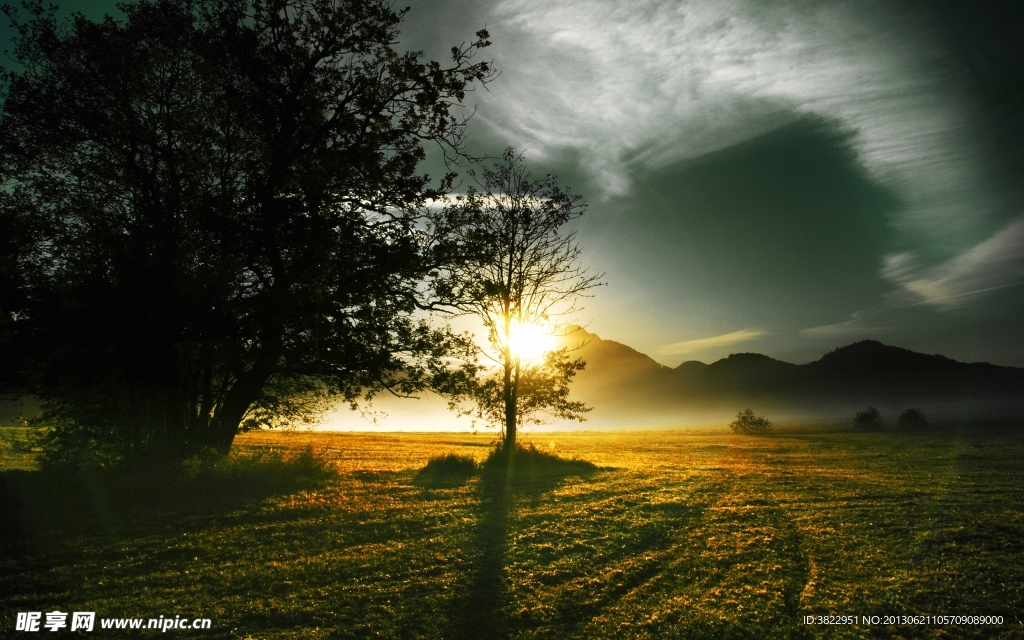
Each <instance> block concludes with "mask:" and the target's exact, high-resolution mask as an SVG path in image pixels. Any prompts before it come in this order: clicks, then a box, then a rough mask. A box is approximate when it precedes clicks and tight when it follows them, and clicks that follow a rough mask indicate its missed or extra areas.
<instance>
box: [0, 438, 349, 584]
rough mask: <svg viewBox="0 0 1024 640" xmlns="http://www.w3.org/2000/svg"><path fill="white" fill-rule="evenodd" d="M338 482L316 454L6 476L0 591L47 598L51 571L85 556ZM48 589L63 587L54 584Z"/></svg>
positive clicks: (0, 485)
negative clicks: (170, 468)
mask: <svg viewBox="0 0 1024 640" xmlns="http://www.w3.org/2000/svg"><path fill="white" fill-rule="evenodd" d="M336 475H337V471H336V468H335V467H334V466H333V464H332V463H330V462H329V461H327V460H326V459H325V458H324V457H323V456H318V455H317V454H314V453H312V452H310V451H306V452H302V453H300V454H298V455H295V456H292V457H291V458H283V457H281V456H280V455H272V454H271V455H256V456H248V457H245V456H239V457H232V458H227V459H219V460H214V461H204V462H197V463H196V464H193V465H190V466H188V467H187V468H185V469H179V470H177V471H175V472H168V471H160V472H142V471H123V470H111V469H81V468H72V467H66V468H44V469H42V470H38V471H22V470H10V471H3V472H0V574H2V579H0V591H3V592H6V593H8V594H13V593H16V592H19V593H29V592H32V593H35V592H39V593H43V592H46V589H45V588H43V587H45V586H46V585H44V584H43V583H42V582H41V581H43V580H45V578H44V576H45V575H47V573H48V572H47V569H48V568H49V567H51V566H58V565H60V564H61V563H67V562H74V561H76V560H77V559H79V558H80V556H81V554H82V550H83V549H84V548H87V547H89V548H94V549H107V550H109V549H113V548H114V547H116V546H117V545H119V544H121V543H123V542H126V541H130V540H138V539H142V538H146V537H149V536H153V535H161V536H166V535H176V534H180V533H182V532H187V531H190V530H195V529H198V528H202V527H204V526H205V525H206V524H207V523H208V522H210V521H212V520H218V519H220V518H223V517H225V516H228V515H229V514H235V513H237V512H238V511H239V510H240V509H241V508H243V507H244V506H246V505H249V504H252V503H254V502H258V501H261V500H263V499H266V498H269V497H272V496H275V495H283V494H287V493H292V492H295V491H298V490H302V489H307V488H313V487H316V486H320V485H322V484H323V483H324V482H326V481H327V480H328V479H329V478H332V477H334V476H336ZM50 586H51V587H55V586H59V585H50Z"/></svg>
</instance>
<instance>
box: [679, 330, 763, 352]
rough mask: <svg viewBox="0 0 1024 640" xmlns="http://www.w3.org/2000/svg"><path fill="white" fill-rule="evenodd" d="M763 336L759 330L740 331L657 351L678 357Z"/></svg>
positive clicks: (687, 341) (688, 341) (686, 342)
mask: <svg viewBox="0 0 1024 640" xmlns="http://www.w3.org/2000/svg"><path fill="white" fill-rule="evenodd" d="M764 335H767V332H766V331H762V330H761V329H742V330H740V331H733V332H732V333H726V334H723V335H720V336H713V337H710V338H701V339H699V340H686V341H683V342H674V343H672V344H666V345H664V346H662V347H659V351H660V352H661V354H662V355H665V356H678V355H683V354H687V353H694V352H695V351H701V350H703V349H711V348H713V347H726V346H728V345H731V344H738V343H740V342H749V341H750V340H757V339H758V338H760V337H761V336H764Z"/></svg>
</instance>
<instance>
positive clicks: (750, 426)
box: [729, 409, 772, 435]
mask: <svg viewBox="0 0 1024 640" xmlns="http://www.w3.org/2000/svg"><path fill="white" fill-rule="evenodd" d="M771 426H772V423H771V421H769V420H768V419H767V418H765V417H764V416H759V415H755V414H754V412H753V411H752V410H750V409H747V410H746V411H740V412H739V413H737V414H736V420H735V421H733V422H732V424H730V425H729V428H731V429H732V431H733V433H745V434H751V435H763V434H766V433H768V429H770V428H771Z"/></svg>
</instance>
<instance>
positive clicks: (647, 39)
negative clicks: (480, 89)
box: [477, 0, 994, 238]
mask: <svg viewBox="0 0 1024 640" xmlns="http://www.w3.org/2000/svg"><path fill="white" fill-rule="evenodd" d="M490 17H491V18H492V21H491V24H492V25H493V26H494V28H493V29H492V31H493V32H494V33H495V34H501V37H499V36H498V35H496V36H495V43H496V46H495V55H496V63H497V65H498V66H499V67H500V68H501V69H502V72H503V75H502V77H501V80H500V82H496V83H494V85H493V86H492V88H491V91H490V92H489V93H488V94H486V95H484V100H485V101H486V102H487V108H486V109H483V110H481V111H480V112H479V113H478V116H477V117H479V118H480V119H481V120H482V121H484V122H486V123H488V124H489V125H490V126H491V127H492V128H493V129H495V130H496V131H497V132H498V133H499V134H500V135H501V136H502V137H503V138H505V139H506V140H508V141H509V142H510V143H513V144H515V145H517V146H520V147H528V148H529V149H530V151H531V155H532V157H533V158H534V159H542V157H543V156H544V155H545V154H546V153H550V152H555V151H557V150H559V149H564V148H572V149H575V150H577V151H579V152H580V157H581V162H582V164H583V168H584V169H585V170H589V171H590V172H591V173H592V174H593V175H594V176H596V177H597V178H598V181H599V183H600V184H602V185H603V186H604V188H605V190H606V191H607V192H608V193H610V194H615V193H624V192H627V191H629V189H630V187H631V183H630V175H631V171H632V169H633V168H635V167H637V166H643V167H657V166H662V165H664V164H666V163H668V162H671V161H674V160H678V159H683V158H688V157H696V156H698V155H701V154H703V153H707V152H709V151H713V150H716V149H719V148H723V147H726V146H729V145H732V144H735V143H737V142H740V141H742V140H745V139H748V138H750V137H752V136H755V135H758V134H760V133H763V132H766V131H768V130H770V129H773V128H776V127H778V126H780V125H782V124H785V123H786V122H788V121H789V120H792V119H793V118H796V117H800V116H802V115H806V114H816V115H822V116H825V117H829V118H834V119H835V120H837V121H839V122H840V123H842V125H843V126H845V127H847V128H848V129H850V130H852V131H856V132H857V138H856V145H857V150H858V152H859V154H860V156H861V159H862V161H863V162H864V164H865V166H867V168H868V169H869V171H871V173H872V174H873V175H874V176H875V177H876V178H877V179H880V180H883V181H885V182H886V183H887V184H889V185H891V186H894V187H896V188H898V190H899V192H900V195H901V197H902V199H903V200H904V201H905V202H906V203H907V205H908V207H907V212H906V214H905V218H904V219H903V220H902V221H901V222H902V224H903V226H904V227H906V228H910V229H918V230H924V231H927V232H929V233H931V234H933V235H934V234H939V235H943V234H944V235H945V237H948V238H953V237H955V235H956V232H957V229H960V228H964V227H965V226H967V225H970V224H973V222H974V220H973V219H972V216H965V215H963V205H964V202H965V199H966V200H969V201H970V206H971V208H972V210H973V212H974V213H975V214H976V215H983V214H984V213H985V212H986V211H987V210H988V208H991V206H994V205H992V204H991V203H990V202H989V201H988V200H987V199H986V198H987V196H984V195H983V194H984V193H985V188H984V187H985V185H984V184H983V183H984V177H983V176H982V175H981V173H980V172H981V169H979V167H980V163H979V162H977V157H975V156H976V155H977V154H978V153H979V152H978V150H977V145H976V143H975V142H973V141H974V140H976V139H977V136H976V135H975V134H976V127H977V121H978V118H977V117H976V114H975V113H974V112H973V107H972V106H971V103H970V101H969V100H968V99H967V98H966V93H965V90H964V89H963V88H962V86H961V85H960V84H958V83H957V81H956V80H955V77H956V74H955V70H953V69H949V68H947V67H944V66H943V64H942V53H941V45H940V44H939V43H938V42H936V41H935V40H934V39H933V38H932V35H931V31H930V30H929V29H928V28H927V26H926V25H924V24H923V23H919V22H918V17H916V16H915V15H913V14H910V13H901V12H900V9H899V8H898V7H897V5H893V4H891V3H884V2H878V3H863V2H852V1H851V2H830V3H823V4H819V5H816V6H810V5H807V3H803V2H792V3H785V2H780V3H771V5H770V7H769V6H768V5H765V3H763V2H760V1H758V0H689V1H685V0H684V1H682V2H680V1H677V0H671V1H669V0H640V1H638V2H630V3H624V2H620V1H618V0H503V1H502V2H499V3H498V4H497V5H496V8H495V10H494V11H493V13H492V15H491V16H490ZM503 43H504V44H503Z"/></svg>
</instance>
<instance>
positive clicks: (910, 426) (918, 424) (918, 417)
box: [896, 407, 928, 431]
mask: <svg viewBox="0 0 1024 640" xmlns="http://www.w3.org/2000/svg"><path fill="white" fill-rule="evenodd" d="M896 426H898V427H899V428H900V429H902V430H904V431H923V430H925V429H927V428H928V418H926V417H925V415H924V413H922V412H921V410H920V409H915V408H913V407H910V408H907V409H904V410H903V411H902V412H901V413H900V416H899V417H898V418H896Z"/></svg>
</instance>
